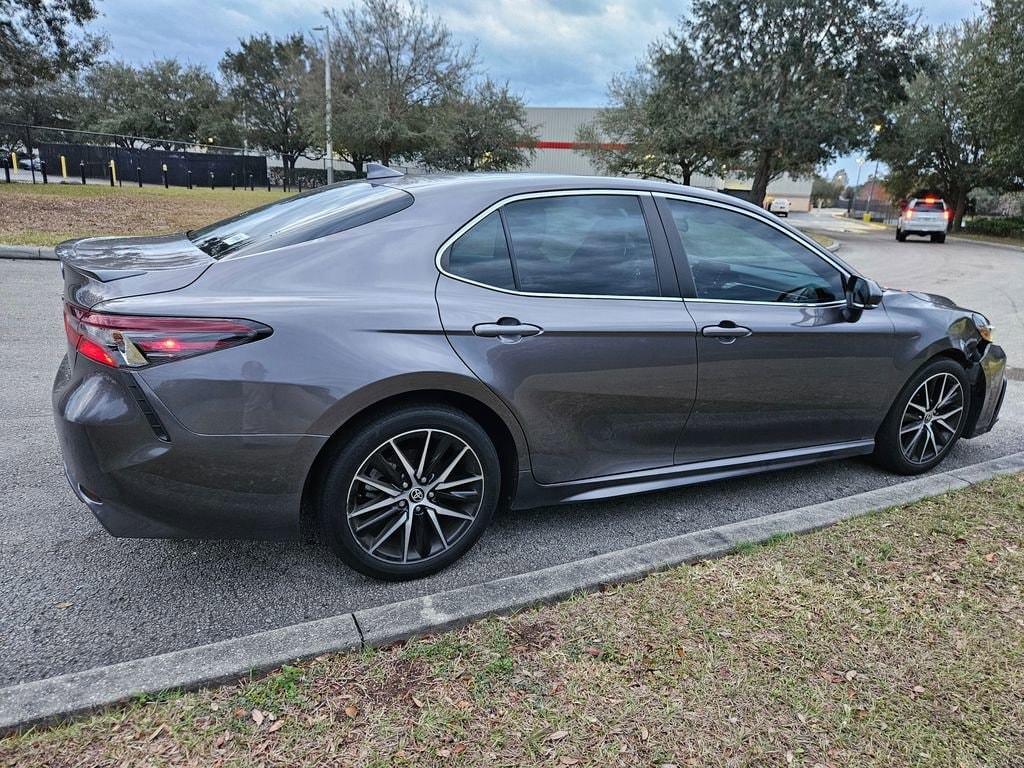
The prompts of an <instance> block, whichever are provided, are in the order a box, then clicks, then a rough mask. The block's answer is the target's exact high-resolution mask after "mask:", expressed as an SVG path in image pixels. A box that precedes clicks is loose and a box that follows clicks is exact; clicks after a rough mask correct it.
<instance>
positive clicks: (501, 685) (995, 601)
mask: <svg viewBox="0 0 1024 768" xmlns="http://www.w3.org/2000/svg"><path fill="white" fill-rule="evenodd" d="M1022 510H1024V477H1011V478H1004V479H1000V480H997V481H993V482H990V483H987V484H984V485H981V486H978V487H975V488H971V489H967V490H963V491H958V492H955V493H951V494H947V495H945V496H942V497H938V498H936V499H933V500H929V501H925V502H921V503H918V504H914V505H911V506H908V507H904V508H897V509H894V510H890V511H888V512H885V513H880V514H875V515H871V516H868V517H865V518H861V519H859V520H855V521H851V522H848V523H844V524H841V525H839V526H836V527H834V528H831V529H829V530H826V531H822V532H819V533H816V534H812V535H808V536H803V537H799V538H786V539H783V540H780V541H775V542H772V543H771V544H769V545H766V546H759V547H749V548H745V549H744V550H743V551H742V552H739V553H737V554H735V555H733V556H730V557H727V558H724V559H722V560H718V561H715V562H711V563H707V564H703V565H699V566H695V567H683V568H678V569H674V570H672V571H669V572H666V573H662V574H658V575H655V576H652V577H650V578H647V579H645V580H643V581H641V582H638V583H635V584H629V585H624V586H619V587H614V588H610V589H607V590H605V591H603V592H600V593H597V594H592V595H587V596H581V597H579V598H576V599H573V600H569V601H566V602H564V603H561V604H558V605H554V606H549V607H544V608H540V609H537V610H531V611H526V612H523V613H521V614H518V615H515V616H511V617H504V618H495V619H490V620H486V621H481V622H478V623H476V624H474V625H472V626H470V627H467V628H465V629H462V630H459V631H454V632H448V633H445V634H442V635H439V636H436V637H433V638H428V639H424V640H418V641H413V642H409V643H405V644H401V645H398V646H395V647H390V648H385V649H382V650H376V651H367V652H365V653H362V654H344V655H331V656H325V657H322V658H319V659H316V660H314V661H312V662H310V663H307V664H303V665H299V666H296V667H286V668H284V669H283V670H281V671H279V672H278V673H276V674H274V675H271V676H269V677H266V678H264V679H261V680H254V681H248V682H244V683H241V684H237V685H231V686H226V687H222V688H216V689H213V690H207V691H202V692H199V693H194V694H186V695H177V694H170V695H165V696H163V697H160V698H158V699H155V700H149V701H140V702H136V703H133V704H131V705H129V706H125V707H119V708H114V709H112V710H109V711H107V712H104V713H101V714H97V715H95V716H92V717H88V718H85V719H81V720H79V721H76V722H74V723H72V724H70V725H64V726H61V727H57V728H53V729H50V730H40V731H35V732H30V733H26V734H23V735H20V736H14V737H9V738H8V739H6V740H5V741H3V742H0V763H2V762H4V761H6V763H5V764H8V765H33V766H71V765H75V766H120V765H133V766H134V765H153V766H165V765H166V766H179V765H194V766H249V765H267V766H271V765H274V766H278V765H279V766H296V765H308V766H324V765H331V766H392V765H394V766H405V765H409V766H412V765H415V766H574V765H580V766H583V765H587V766H668V765H671V766H679V767H680V768H683V767H684V766H711V765H714V766H858V767H859V766H887V767H888V766H1013V765H1020V756H1021V754H1024V557H1022V554H1021V544H1022V540H1024V516H1022Z"/></svg>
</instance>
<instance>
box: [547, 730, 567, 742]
mask: <svg viewBox="0 0 1024 768" xmlns="http://www.w3.org/2000/svg"><path fill="white" fill-rule="evenodd" d="M568 735H569V732H568V731H555V732H554V733H552V734H550V735H549V736H548V737H547V738H546V739H545V741H561V740H562V739H564V738H565V737H566V736H568Z"/></svg>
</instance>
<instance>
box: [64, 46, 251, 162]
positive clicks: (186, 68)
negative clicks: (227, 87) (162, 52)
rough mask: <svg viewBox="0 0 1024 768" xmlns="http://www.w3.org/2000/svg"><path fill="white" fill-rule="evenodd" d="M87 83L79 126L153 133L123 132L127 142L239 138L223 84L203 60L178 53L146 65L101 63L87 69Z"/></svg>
mask: <svg viewBox="0 0 1024 768" xmlns="http://www.w3.org/2000/svg"><path fill="white" fill-rule="evenodd" d="M82 86H83V91H84V97H85V104H83V105H82V110H81V122H80V124H79V127H83V128H87V129H90V130H95V131H99V132H103V133H115V134H121V135H124V136H125V137H130V136H145V137H147V138H148V139H149V141H147V142H136V141H134V140H133V139H130V138H124V139H122V140H121V142H120V143H121V144H123V145H124V146H127V147H131V146H137V145H138V144H140V143H141V144H143V145H147V146H151V147H162V148H165V149H169V148H171V147H173V146H174V144H173V142H174V141H193V142H196V143H201V144H207V143H213V144H220V145H225V144H231V143H233V142H234V141H236V140H237V138H238V135H237V131H236V130H235V129H234V127H233V125H232V122H231V119H230V115H229V114H227V113H226V112H225V104H224V102H223V97H222V93H221V88H220V85H219V84H218V83H217V81H216V80H215V79H214V78H213V76H212V75H211V74H210V73H209V72H208V71H207V70H206V69H204V68H203V67H201V66H198V65H192V64H186V65H182V64H181V63H179V62H178V61H177V60H176V59H159V60H157V61H154V62H152V63H150V64H146V65H144V66H142V67H132V66H131V65H128V64H124V63H121V62H113V63H106V64H100V65H98V66H96V67H95V68H93V69H92V70H90V71H89V72H88V73H87V74H86V75H85V77H84V78H83V83H82ZM211 138H212V139H213V140H214V141H213V142H210V141H209V139H211ZM161 139H163V140H164V141H161Z"/></svg>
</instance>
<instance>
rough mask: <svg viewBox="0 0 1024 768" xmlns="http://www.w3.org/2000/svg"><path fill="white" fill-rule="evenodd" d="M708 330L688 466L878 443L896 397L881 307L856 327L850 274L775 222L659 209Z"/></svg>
mask: <svg viewBox="0 0 1024 768" xmlns="http://www.w3.org/2000/svg"><path fill="white" fill-rule="evenodd" d="M658 205H659V209H660V210H661V211H662V218H663V220H664V221H665V224H666V228H667V229H668V236H669V241H670V243H671V245H672V247H673V251H674V253H675V255H676V257H677V270H678V273H679V280H680V283H681V288H682V290H683V294H684V296H685V297H686V299H685V303H686V307H687V309H688V310H689V313H690V315H691V316H692V317H693V320H694V323H695V325H696V328H697V350H698V351H697V358H698V361H699V367H700V374H699V378H698V384H697V399H696V402H695V403H694V407H693V411H692V413H691V416H690V419H689V421H688V423H687V425H686V429H685V430H684V432H683V433H682V436H681V439H680V442H679V445H678V447H677V449H676V454H675V458H676V461H677V462H679V463H685V462H690V461H702V460H710V459H719V458H727V457H733V456H741V455H751V454H758V453H768V452H772V451H785V450H791V449H796V448H805V447H811V446H825V445H831V444H837V443H847V442H855V441H862V440H871V439H873V437H874V433H875V430H876V429H877V428H878V425H879V424H880V423H881V420H882V419H883V418H884V415H885V412H886V409H887V408H888V404H889V399H890V398H891V396H892V392H891V391H890V390H891V381H892V369H893V349H894V347H893V344H894V332H893V326H892V323H891V321H890V320H889V318H888V316H887V315H886V313H885V310H884V309H883V308H882V307H876V308H873V309H867V310H863V311H861V312H860V313H859V315H860V316H859V317H858V318H857V319H856V321H855V322H849V321H848V320H847V317H848V315H847V313H846V311H845V306H846V304H845V291H844V285H845V279H846V276H847V274H846V272H845V270H843V269H841V268H840V267H839V266H838V265H837V264H836V263H835V262H833V261H832V260H829V259H827V258H826V257H825V256H824V255H823V254H821V253H819V252H818V251H817V250H815V249H814V248H813V247H812V246H810V245H809V244H806V243H805V242H803V241H802V239H801V238H800V237H798V236H797V235H795V234H793V233H792V232H790V231H788V230H787V229H786V228H785V227H783V226H781V225H776V224H774V223H773V222H771V221H770V220H769V219H768V218H767V217H762V216H760V215H759V214H757V213H754V212H751V211H747V210H745V209H743V208H740V207H738V206H737V207H733V206H730V205H728V204H723V203H716V202H711V201H702V200H699V199H696V198H692V199H687V198H682V197H669V196H664V197H659V198H658Z"/></svg>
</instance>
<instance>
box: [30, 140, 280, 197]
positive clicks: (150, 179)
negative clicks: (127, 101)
mask: <svg viewBox="0 0 1024 768" xmlns="http://www.w3.org/2000/svg"><path fill="white" fill-rule="evenodd" d="M61 156H63V157H64V162H65V164H66V166H67V173H68V177H69V178H78V177H80V176H81V175H82V174H83V172H84V175H85V176H86V177H87V178H97V179H104V178H109V174H110V162H111V161H113V162H114V167H115V170H116V174H117V178H118V179H119V180H121V181H123V183H125V184H128V183H132V182H138V181H139V171H141V172H142V176H141V178H142V182H143V183H144V184H163V183H164V182H165V178H164V172H165V169H166V183H167V184H169V185H171V186H177V187H185V186H188V185H189V184H190V183H191V184H192V185H193V186H197V187H204V186H207V187H208V186H210V184H211V183H212V184H213V185H215V186H217V187H229V186H234V185H237V186H239V187H244V186H249V185H250V184H252V185H253V186H256V187H265V186H266V185H267V158H266V157H264V156H262V155H234V154H219V153H213V152H183V151H175V150H171V151H168V150H163V149H125V148H123V147H112V146H98V145H95V144H57V143H49V142H46V143H40V144H39V159H40V160H42V161H43V162H45V163H46V168H47V172H48V173H49V175H50V176H51V177H52V176H57V175H58V174H59V173H61V162H60V159H61Z"/></svg>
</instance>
